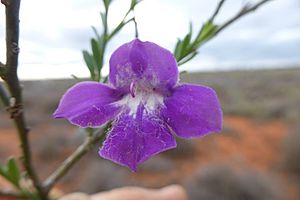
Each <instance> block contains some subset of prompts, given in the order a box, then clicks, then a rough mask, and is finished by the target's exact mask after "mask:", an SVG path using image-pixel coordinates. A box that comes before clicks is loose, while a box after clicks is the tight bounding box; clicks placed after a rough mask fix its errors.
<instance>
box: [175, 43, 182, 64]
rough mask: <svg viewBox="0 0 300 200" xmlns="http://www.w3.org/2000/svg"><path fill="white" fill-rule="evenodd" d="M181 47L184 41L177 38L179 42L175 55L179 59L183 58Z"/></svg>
mask: <svg viewBox="0 0 300 200" xmlns="http://www.w3.org/2000/svg"><path fill="white" fill-rule="evenodd" d="M181 49H182V42H181V40H180V39H177V43H176V46H175V49H174V56H175V58H176V60H177V61H178V60H179V59H180V58H181Z"/></svg>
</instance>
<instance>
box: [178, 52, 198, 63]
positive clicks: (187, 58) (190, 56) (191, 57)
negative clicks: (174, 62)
mask: <svg viewBox="0 0 300 200" xmlns="http://www.w3.org/2000/svg"><path fill="white" fill-rule="evenodd" d="M196 55H198V52H197V51H195V52H192V53H189V54H188V55H187V56H186V57H185V58H184V59H183V60H182V61H180V62H178V65H183V64H185V63H187V62H189V61H190V60H192V59H193V58H194V57H195V56H196Z"/></svg>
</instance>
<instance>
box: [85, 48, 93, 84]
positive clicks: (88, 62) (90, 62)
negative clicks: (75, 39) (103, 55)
mask: <svg viewBox="0 0 300 200" xmlns="http://www.w3.org/2000/svg"><path fill="white" fill-rule="evenodd" d="M82 55H83V59H84V61H85V64H86V65H87V67H88V69H89V71H90V74H91V78H92V79H93V80H95V78H96V77H95V67H96V63H95V61H94V59H93V57H92V56H91V54H90V53H89V52H88V51H85V50H83V51H82Z"/></svg>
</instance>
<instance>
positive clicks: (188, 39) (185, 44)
mask: <svg viewBox="0 0 300 200" xmlns="http://www.w3.org/2000/svg"><path fill="white" fill-rule="evenodd" d="M217 30H218V25H216V24H214V23H213V21H212V20H211V19H209V20H208V21H207V22H205V23H204V24H203V26H202V27H201V29H200V30H199V32H198V34H197V36H196V37H195V38H194V39H192V33H193V25H192V24H190V30H189V32H188V34H187V35H186V36H185V37H184V38H183V39H178V41H177V43H176V46H175V49H174V56H175V58H176V60H177V62H178V65H183V64H184V63H187V62H188V61H190V60H192V59H193V58H194V57H195V56H196V55H197V54H198V49H199V48H200V47H201V46H202V45H203V44H204V43H205V42H207V41H209V40H210V39H211V38H213V37H214V36H215V35H216V33H217Z"/></svg>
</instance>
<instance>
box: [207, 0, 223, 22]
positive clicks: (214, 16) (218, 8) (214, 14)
mask: <svg viewBox="0 0 300 200" xmlns="http://www.w3.org/2000/svg"><path fill="white" fill-rule="evenodd" d="M224 3H225V0H221V1H220V2H219V4H218V6H217V8H216V10H215V12H214V13H213V15H212V16H211V18H210V21H212V22H213V21H214V20H215V18H216V16H217V15H218V14H219V11H220V10H221V8H222V6H223V4H224Z"/></svg>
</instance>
